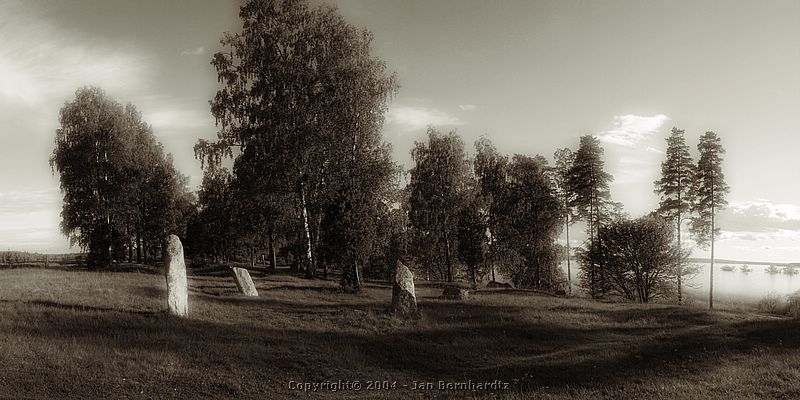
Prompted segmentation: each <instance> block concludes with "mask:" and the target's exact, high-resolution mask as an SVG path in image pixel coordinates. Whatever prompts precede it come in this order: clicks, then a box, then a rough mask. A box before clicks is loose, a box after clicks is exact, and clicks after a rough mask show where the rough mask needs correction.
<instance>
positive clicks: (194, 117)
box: [143, 108, 214, 135]
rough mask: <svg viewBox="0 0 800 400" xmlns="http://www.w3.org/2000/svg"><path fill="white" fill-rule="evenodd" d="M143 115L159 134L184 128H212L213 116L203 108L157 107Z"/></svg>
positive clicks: (184, 129) (179, 130)
mask: <svg viewBox="0 0 800 400" xmlns="http://www.w3.org/2000/svg"><path fill="white" fill-rule="evenodd" d="M143 117H144V120H145V121H147V122H148V123H149V124H150V125H152V126H153V130H154V131H155V132H156V134H159V135H161V134H169V133H173V132H181V131H186V130H198V129H212V130H213V129H214V117H213V116H211V113H209V112H207V111H204V110H194V109H181V108H173V109H159V110H158V111H153V112H146V113H144V115H143Z"/></svg>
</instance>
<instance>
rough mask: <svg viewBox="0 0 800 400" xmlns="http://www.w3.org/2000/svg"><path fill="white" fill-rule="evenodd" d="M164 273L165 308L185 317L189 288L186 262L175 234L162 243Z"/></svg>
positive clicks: (187, 310) (187, 311) (179, 241)
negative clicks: (165, 283) (165, 289)
mask: <svg viewBox="0 0 800 400" xmlns="http://www.w3.org/2000/svg"><path fill="white" fill-rule="evenodd" d="M164 273H165V274H166V276H167V308H168V311H169V313H170V314H172V315H177V316H179V317H185V316H187V315H188V314H189V290H188V286H187V284H186V263H185V262H184V261H183V245H181V240H180V239H178V237H177V236H175V235H169V236H168V237H167V240H166V242H165V243H164Z"/></svg>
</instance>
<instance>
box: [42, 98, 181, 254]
mask: <svg viewBox="0 0 800 400" xmlns="http://www.w3.org/2000/svg"><path fill="white" fill-rule="evenodd" d="M59 121H60V125H61V126H60V128H59V129H57V130H56V138H55V148H54V150H53V154H52V157H51V159H50V165H51V167H52V168H53V171H58V173H59V176H60V179H61V192H62V194H63V200H64V202H63V208H62V212H61V217H62V221H61V228H62V231H63V233H64V234H65V235H67V236H69V238H70V243H71V244H78V245H80V246H81V247H82V248H86V249H88V251H89V257H88V259H87V261H88V262H89V263H90V265H92V266H95V267H103V266H107V265H108V264H109V263H110V262H111V261H112V259H117V260H119V259H121V258H122V257H124V255H125V254H124V250H125V249H127V250H128V257H129V258H131V257H132V252H133V249H134V248H136V249H137V253H139V254H141V251H142V250H143V249H144V250H149V251H150V253H153V252H155V251H157V247H158V245H159V243H160V241H161V240H162V239H163V237H165V236H166V235H167V234H169V233H176V234H179V235H183V234H184V231H185V228H186V220H187V218H188V216H189V215H190V214H191V213H192V208H191V207H192V201H193V199H192V196H191V194H190V193H189V192H188V191H187V189H186V183H187V179H186V178H185V177H184V176H183V175H181V174H180V173H179V172H177V171H176V170H175V168H174V167H173V166H172V160H171V158H170V157H169V156H168V155H165V154H164V151H163V149H162V148H161V145H160V144H159V143H157V142H156V140H155V136H154V135H153V132H152V129H151V128H150V126H149V125H148V124H146V123H145V122H144V121H142V117H141V114H140V113H139V112H138V111H137V110H136V107H134V106H133V105H131V104H128V105H127V106H125V107H123V106H122V105H121V104H119V103H117V102H116V101H115V100H113V99H111V98H110V97H109V96H107V95H106V94H105V92H104V91H103V90H102V89H99V88H95V87H85V88H81V89H78V91H77V92H76V93H75V99H74V100H73V101H71V102H67V103H66V104H65V105H64V107H63V108H62V109H61V113H60V119H59ZM146 254H147V252H145V255H146Z"/></svg>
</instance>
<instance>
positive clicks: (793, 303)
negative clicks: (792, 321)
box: [785, 291, 800, 318]
mask: <svg viewBox="0 0 800 400" xmlns="http://www.w3.org/2000/svg"><path fill="white" fill-rule="evenodd" d="M785 313H786V315H788V316H790V317H792V318H798V317H800V291H797V292H794V293H792V294H790V295H789V296H787V297H786V309H785Z"/></svg>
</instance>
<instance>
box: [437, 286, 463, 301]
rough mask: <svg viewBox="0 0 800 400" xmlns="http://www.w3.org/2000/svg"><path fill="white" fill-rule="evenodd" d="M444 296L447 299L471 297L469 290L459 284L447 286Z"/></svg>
mask: <svg viewBox="0 0 800 400" xmlns="http://www.w3.org/2000/svg"><path fill="white" fill-rule="evenodd" d="M442 298H444V299H447V300H466V299H467V298H469V290H467V289H462V288H460V287H457V286H447V287H445V288H444V291H443V292H442Z"/></svg>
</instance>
